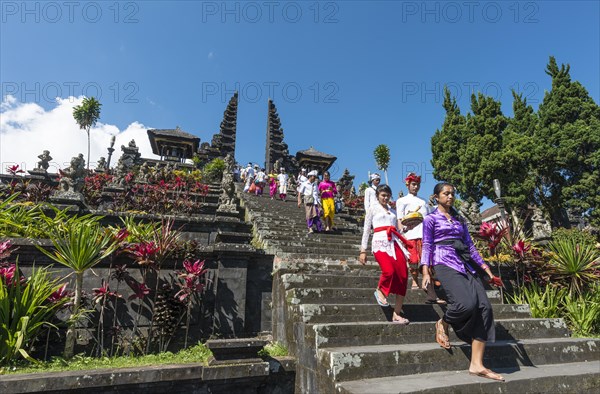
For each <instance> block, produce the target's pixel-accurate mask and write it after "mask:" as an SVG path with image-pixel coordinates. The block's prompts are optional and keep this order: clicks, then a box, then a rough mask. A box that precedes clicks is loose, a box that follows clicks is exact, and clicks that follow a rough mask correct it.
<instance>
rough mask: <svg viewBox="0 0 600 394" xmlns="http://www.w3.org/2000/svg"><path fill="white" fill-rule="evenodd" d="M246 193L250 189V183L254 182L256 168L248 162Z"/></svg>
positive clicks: (245, 173)
mask: <svg viewBox="0 0 600 394" xmlns="http://www.w3.org/2000/svg"><path fill="white" fill-rule="evenodd" d="M244 180H245V182H246V183H245V184H244V193H245V192H248V191H249V190H250V185H252V182H254V170H253V169H252V163H248V165H247V166H246V169H245V170H244Z"/></svg>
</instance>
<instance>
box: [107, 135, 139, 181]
mask: <svg viewBox="0 0 600 394" xmlns="http://www.w3.org/2000/svg"><path fill="white" fill-rule="evenodd" d="M121 151H122V152H123V154H122V155H121V157H120V158H119V161H118V162H117V168H116V169H115V178H114V181H113V183H112V184H111V186H112V187H124V186H125V184H126V180H125V178H126V177H127V175H128V174H129V173H130V172H132V170H133V167H134V166H135V165H136V164H137V163H138V162H139V161H140V157H141V156H142V155H141V154H140V152H139V148H138V147H137V146H136V144H135V140H131V141H129V144H128V146H125V145H121Z"/></svg>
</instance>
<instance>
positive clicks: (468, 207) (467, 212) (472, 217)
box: [460, 201, 481, 233]
mask: <svg viewBox="0 0 600 394" xmlns="http://www.w3.org/2000/svg"><path fill="white" fill-rule="evenodd" d="M460 212H461V214H462V215H463V216H464V217H465V218H466V219H467V227H468V228H469V232H471V233H475V232H477V231H479V226H481V213H480V212H479V204H478V203H477V202H474V201H473V202H470V201H463V203H462V204H461V206H460Z"/></svg>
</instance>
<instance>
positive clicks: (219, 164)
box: [202, 158, 225, 182]
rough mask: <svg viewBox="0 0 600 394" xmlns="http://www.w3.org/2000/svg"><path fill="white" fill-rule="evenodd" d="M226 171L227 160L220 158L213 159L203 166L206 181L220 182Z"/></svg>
mask: <svg viewBox="0 0 600 394" xmlns="http://www.w3.org/2000/svg"><path fill="white" fill-rule="evenodd" d="M223 171H225V161H224V160H223V159H220V158H216V159H213V160H212V161H210V162H209V163H207V164H206V165H205V166H204V168H202V176H203V178H204V180H205V182H220V181H221V178H222V177H223Z"/></svg>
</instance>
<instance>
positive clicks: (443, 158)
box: [431, 88, 466, 187]
mask: <svg viewBox="0 0 600 394" xmlns="http://www.w3.org/2000/svg"><path fill="white" fill-rule="evenodd" d="M443 107H444V109H445V110H446V117H445V118H444V123H443V124H442V128H441V129H438V130H436V132H435V134H434V135H433V137H432V138H431V152H432V159H431V164H432V165H433V176H434V177H435V178H436V179H439V180H444V181H447V182H450V183H453V184H454V185H456V186H457V187H458V185H459V184H461V181H462V176H461V173H460V171H459V169H460V163H461V157H460V149H461V146H462V145H463V144H464V143H465V141H466V136H465V134H466V130H465V125H466V119H465V117H464V116H463V115H461V113H460V108H459V107H458V105H457V104H456V99H455V98H454V97H451V96H450V90H448V89H447V88H444V103H443Z"/></svg>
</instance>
